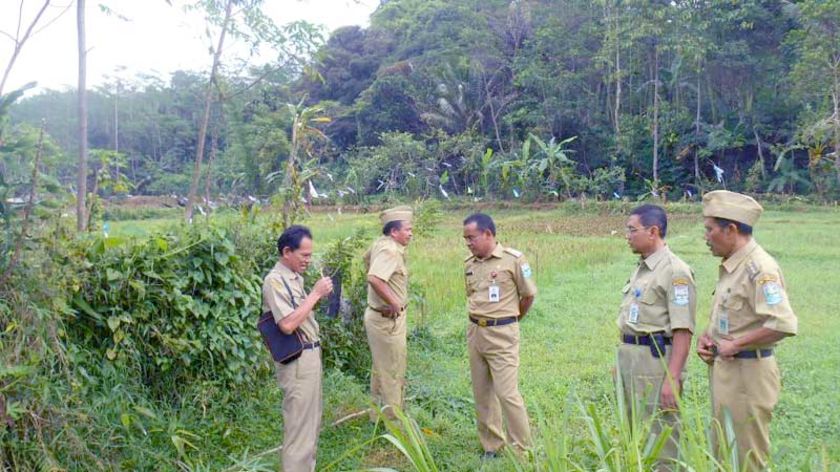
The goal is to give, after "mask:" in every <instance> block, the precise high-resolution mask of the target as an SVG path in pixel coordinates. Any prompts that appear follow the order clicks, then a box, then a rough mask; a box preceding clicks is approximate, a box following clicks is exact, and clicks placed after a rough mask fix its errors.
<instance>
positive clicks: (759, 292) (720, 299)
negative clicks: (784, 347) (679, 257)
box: [708, 239, 797, 350]
mask: <svg viewBox="0 0 840 472" xmlns="http://www.w3.org/2000/svg"><path fill="white" fill-rule="evenodd" d="M761 327H764V328H770V329H772V330H774V331H779V332H782V333H788V334H796V330H797V320H796V315H795V314H794V313H793V309H791V307H790V302H789V301H788V296H787V293H786V292H785V279H784V277H783V276H782V271H781V269H780V268H779V265H778V264H777V263H776V260H775V259H773V257H772V256H770V254H767V252H766V251H765V250H764V249H762V248H761V246H759V245H758V243H756V242H755V240H754V239H753V240H750V242H749V244H747V245H746V246H744V247H742V248H741V249H739V250H738V251H736V252H735V253H734V254H732V255H731V256H729V258H727V259H726V260H724V261H723V263H721V265H720V269H719V276H718V281H717V286H716V287H715V295H714V300H713V301H712V317H711V320H710V321H709V328H708V333H709V335H710V336H711V337H712V339H714V340H715V341H720V340H721V339H722V337H723V336H732V337H733V338H737V337H739V336H743V335H744V334H747V333H749V332H750V331H753V330H755V329H758V328H761ZM769 347H772V345H762V346H747V347H746V349H747V350H750V349H763V348H769Z"/></svg>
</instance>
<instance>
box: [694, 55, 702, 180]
mask: <svg viewBox="0 0 840 472" xmlns="http://www.w3.org/2000/svg"><path fill="white" fill-rule="evenodd" d="M700 70H701V67H698V68H697V107H696V109H695V112H694V185H695V189H696V190H698V191H699V190H700V103H701V102H700V96H701V90H702V89H701V83H700V79H701V77H702V74H701V73H700Z"/></svg>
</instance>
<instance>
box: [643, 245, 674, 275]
mask: <svg viewBox="0 0 840 472" xmlns="http://www.w3.org/2000/svg"><path fill="white" fill-rule="evenodd" d="M666 255H668V246H662V248H661V249H659V250H658V251H656V252H654V253H653V254H651V255H649V256H647V257H646V258H644V259H643V260H642V262H644V264H645V265H646V266H647V267H648V269H650V270H653V269H654V268H656V266H657V265H658V264H659V262H660V261H661V260H662V259H665V256H666Z"/></svg>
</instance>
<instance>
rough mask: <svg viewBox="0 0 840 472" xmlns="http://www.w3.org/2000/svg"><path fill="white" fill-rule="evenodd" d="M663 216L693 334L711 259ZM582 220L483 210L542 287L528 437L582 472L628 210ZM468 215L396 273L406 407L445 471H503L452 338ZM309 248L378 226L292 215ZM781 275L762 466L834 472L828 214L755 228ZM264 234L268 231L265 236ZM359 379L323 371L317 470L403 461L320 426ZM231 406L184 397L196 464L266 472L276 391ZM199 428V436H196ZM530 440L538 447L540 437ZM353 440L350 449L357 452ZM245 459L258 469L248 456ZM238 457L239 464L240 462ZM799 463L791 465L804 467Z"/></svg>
mask: <svg viewBox="0 0 840 472" xmlns="http://www.w3.org/2000/svg"><path fill="white" fill-rule="evenodd" d="M678 209H679V210H680V212H679V213H677V214H675V215H673V216H672V218H671V221H670V227H669V231H668V238H667V242H668V243H669V245H670V246H671V248H672V250H673V251H674V252H675V253H676V254H678V255H679V256H681V257H682V258H683V259H684V260H685V261H686V262H688V263H689V264H690V265H691V266H692V267H693V268H694V270H695V272H696V278H697V286H698V294H699V304H698V320H697V324H698V330H700V329H703V328H704V327H705V325H706V322H707V318H708V313H709V304H710V301H711V293H712V290H713V288H714V283H715V279H716V277H717V267H718V263H719V260H718V259H716V258H714V257H713V256H712V255H711V254H710V253H709V251H708V250H707V248H706V246H705V244H704V241H703V228H702V218H701V217H700V214H699V207H686V206H681V207H679V208H678ZM598 211H599V210H597V209H595V210H588V213H580V212H575V211H569V208H568V207H564V208H560V209H554V210H539V211H536V210H530V211H525V210H503V211H498V212H493V211H489V213H491V214H492V215H493V216H494V217H495V218H496V220H497V227H498V240H499V241H500V242H502V243H503V244H505V245H509V246H512V247H514V248H517V249H519V250H520V251H523V252H524V253H525V254H526V255H527V256H528V258H529V260H530V263H531V266H532V268H533V269H534V273H535V278H536V282H537V286H538V288H539V294H538V296H537V299H536V302H535V304H534V307H533V309H532V310H531V312H530V314H529V315H528V317H527V318H526V319H525V320H524V322H523V323H522V344H521V369H520V386H521V390H522V393H523V395H524V397H525V401H526V403H527V405H528V408H529V413H530V415H531V417H532V427H534V429H535V432H536V436H537V438H538V441H540V440H541V441H543V442H548V441H551V440H552V438H553V436H551V435H550V434H549V433H547V432H546V428H545V427H543V426H542V425H543V423H545V422H547V423H548V424H550V425H553V426H554V429H560V430H563V431H564V433H563V434H564V435H565V437H567V439H568V440H569V442H570V443H569V446H568V447H569V448H570V450H571V454H572V455H574V456H575V457H576V460H578V461H579V463H581V464H583V465H584V466H587V465H589V466H592V465H593V464H594V463H593V462H592V461H593V460H594V458H592V457H587V455H586V453H585V452H584V451H583V450H584V447H583V446H584V443H585V442H586V441H588V437H589V436H588V433H587V431H586V425H585V423H584V422H583V420H581V419H580V409H579V406H578V405H579V402H578V400H580V401H582V402H584V403H593V404H596V405H599V408H601V405H603V408H605V409H606V408H607V405H608V404H609V399H608V397H609V395H610V392H611V391H612V389H613V386H612V381H611V374H610V369H611V367H612V366H613V363H614V362H613V361H614V356H615V346H616V344H617V328H616V325H615V317H616V312H617V307H618V304H619V303H620V299H621V297H620V290H621V288H622V286H623V285H624V282H625V280H627V278H628V277H629V275H630V272H631V270H632V269H633V268H634V264H635V262H636V256H634V255H633V254H632V253H631V252H630V250H629V249H628V247H627V244H626V242H625V241H624V237H623V236H624V231H623V228H624V222H625V217H624V216H622V215H621V214H610V213H609V212H608V211H607V209H606V208H603V209H602V211H603V214H597V212H598ZM467 213H468V211H466V210H460V211H445V212H444V215H445V217H444V220H443V222H442V224H441V225H440V226H439V227H438V228H437V229H436V230H435V231H434V233H433V234H432V235H430V236H427V237H425V238H418V239H416V240H415V241H414V242H413V243H412V244H411V246H410V248H409V252H408V254H409V255H408V257H409V270H410V272H411V279H410V280H411V291H412V294H413V295H414V298H413V302H412V305H411V307H410V311H409V317H410V323H412V324H413V325H414V326H415V327H417V326H419V325H423V326H424V327H425V328H427V329H423V330H416V331H415V334H412V335H410V340H409V367H408V413H409V414H410V415H411V416H412V417H413V418H414V419H415V420H416V421H417V422H418V423H419V425H420V426H421V427H422V428H423V432H424V434H425V438H426V440H427V441H428V443H429V446H430V448H431V451H432V453H433V455H434V457H435V459H436V461H437V463H438V465H439V466H440V467H441V468H442V469H444V470H479V469H480V470H488V471H492V470H509V464H507V463H506V462H505V461H504V460H497V461H491V462H489V463H485V464H482V463H481V462H479V460H478V455H479V452H480V446H479V443H478V439H477V436H476V431H475V426H474V416H473V405H472V393H471V389H470V379H469V369H468V361H467V355H466V345H465V329H466V325H467V318H466V313H465V299H464V289H463V273H462V267H463V263H462V261H463V259H464V257H466V256H467V255H468V252H467V250H466V248H465V246H464V244H463V240H462V238H461V219H462V218H463V217H464V216H466V214H467ZM305 224H308V225H310V226H311V227H312V228H313V230H314V234H315V240H316V252H317V245H318V244H319V243H324V242H326V241H329V240H333V239H334V238H338V237H341V236H343V235H349V234H351V232H352V231H354V230H355V229H356V228H365V229H366V230H369V231H370V233H371V235H372V236H375V234H376V232H377V226H378V225H377V220H376V216H375V215H373V214H369V215H337V214H330V215H326V214H317V215H315V216H314V217H311V218H309V219H308V220H307V221H305ZM162 226H163V223H162V222H159V221H155V222H154V224H152V225H149V222H139V223H135V222H130V221H126V222H119V223H117V222H115V223H113V224H112V228H113V231H114V232H115V233H123V234H142V233H143V232H144V230H145V229H146V228H148V227H153V228H159V227H162ZM755 236H756V239H757V240H758V242H759V243H760V244H761V245H762V246H763V247H764V248H765V249H767V250H768V251H769V252H770V253H771V254H773V255H774V256H775V257H776V258H777V260H778V262H779V264H780V265H781V267H782V270H783V271H784V275H785V279H786V282H787V288H788V293H789V296H790V299H791V303H792V306H793V308H794V310H795V311H796V314H797V316H798V317H799V335H798V336H796V337H794V338H789V339H787V340H785V341H783V342H782V343H781V346H780V347H779V349H778V350H777V355H778V359H779V362H780V366H781V370H782V376H783V391H782V395H781V401H780V403H779V405H778V407H777V409H776V412H775V416H774V420H773V423H772V429H771V431H772V432H771V438H772V441H773V454H774V463H775V467H774V469H775V470H792V469H798V470H808V468H809V466H808V464H807V463H804V462H803V461H808V460H810V458H811V457H816V456H817V455H821V456H822V459H821V461H822V463H823V464H827V467H828V468H829V469H831V468H832V467H838V468H840V411H838V408H837V406H838V405H840V388H838V387H840V369H839V368H838V366H840V344H838V343H837V339H838V336H837V334H836V333H838V332H840V316H838V315H840V303H838V302H840V293H839V292H838V288H839V287H840V275H838V273H837V272H835V271H836V270H837V268H838V267H840V212H837V211H835V210H831V209H824V208H811V209H807V210H804V211H790V210H789V211H768V212H766V213H765V215H764V216H762V219H761V221H760V222H759V224H758V225H757V226H756V232H755ZM271 237H276V236H275V235H272V236H271ZM366 391H367V386H366V385H363V384H361V382H359V381H358V380H356V379H354V378H352V377H349V376H346V375H343V374H340V373H335V372H333V373H328V374H327V378H326V381H325V384H324V398H325V405H324V406H325V408H324V430H323V432H322V435H321V441H320V448H319V455H318V463H319V468H329V469H330V470H350V469H360V468H361V469H364V468H370V467H383V466H384V467H393V468H396V469H399V470H405V469H407V468H408V463H407V462H406V461H405V460H404V459H403V458H402V456H401V455H400V454H399V453H398V452H397V451H396V449H395V448H394V447H393V446H391V445H389V444H388V443H386V442H385V441H384V440H381V439H380V440H375V441H370V439H371V438H373V437H375V436H376V435H377V434H379V433H381V430H380V431H375V430H374V426H373V425H372V424H371V423H369V422H368V421H367V419H366V418H360V419H357V420H352V421H349V422H346V423H344V424H342V425H340V426H337V427H333V426H331V423H332V422H333V421H335V420H336V419H338V418H341V417H343V416H345V415H347V414H348V413H351V412H354V411H358V410H361V409H363V408H366V407H367V406H368V403H367V402H368V399H367V396H366ZM706 392H707V375H706V368H705V365H704V364H703V363H702V362H701V361H700V360H699V359H698V358H697V357H696V356H695V355H693V354H692V355H691V357H690V358H689V363H688V380H687V381H686V393H685V397H686V405H685V408H686V410H687V411H691V412H693V414H695V415H697V416H698V417H704V416H705V414H706V412H708V411H709V406H708V396H707V394H706ZM218 395H220V397H221V396H224V397H227V396H231V397H238V398H239V399H240V400H239V402H238V403H237V404H238V405H239V406H237V408H238V410H237V411H228V410H225V409H224V407H221V406H220V407H215V406H214V403H213V402H212V401H210V402H207V403H209V404H207V403H204V402H202V404H201V405H196V404H193V403H190V402H185V403H187V405H185V407H184V408H183V409H182V411H181V413H180V414H181V418H179V421H181V422H183V423H184V424H189V425H191V427H192V429H191V431H192V432H193V433H195V434H197V436H198V438H197V439H195V440H194V442H193V444H195V445H196V448H197V452H196V453H197V454H199V455H200V456H204V457H205V458H206V462H205V461H204V460H201V459H199V461H198V462H205V463H207V464H210V463H218V462H217V461H218V460H219V455H220V454H222V455H223V457H227V458H228V460H229V464H230V465H231V469H230V470H238V468H239V467H241V466H243V464H253V463H259V462H260V461H266V462H265V465H266V466H267V467H269V468H271V467H274V468H276V465H277V463H276V460H277V459H276V456H277V453H276V452H274V451H271V449H273V448H275V447H277V446H278V445H279V443H280V441H281V431H282V426H281V424H282V419H281V414H280V402H281V394H280V392H279V389H278V388H277V387H276V386H275V384H274V383H273V382H272V381H271V380H270V379H267V380H266V381H265V382H264V383H263V384H261V385H254V386H248V387H247V388H244V387H243V390H242V391H240V392H225V393H219V394H218ZM198 428H200V429H198ZM540 438H542V439H540ZM356 446H358V447H356ZM254 461H255V462H254ZM237 464H238V465H237ZM803 464H804V465H803Z"/></svg>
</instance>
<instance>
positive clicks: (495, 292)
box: [487, 285, 501, 303]
mask: <svg viewBox="0 0 840 472" xmlns="http://www.w3.org/2000/svg"><path fill="white" fill-rule="evenodd" d="M500 298H501V292H500V291H499V286H498V285H491V286H490V288H489V289H488V292H487V299H488V300H489V301H490V303H499V299H500Z"/></svg>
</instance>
